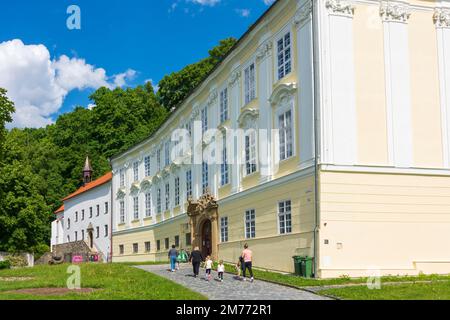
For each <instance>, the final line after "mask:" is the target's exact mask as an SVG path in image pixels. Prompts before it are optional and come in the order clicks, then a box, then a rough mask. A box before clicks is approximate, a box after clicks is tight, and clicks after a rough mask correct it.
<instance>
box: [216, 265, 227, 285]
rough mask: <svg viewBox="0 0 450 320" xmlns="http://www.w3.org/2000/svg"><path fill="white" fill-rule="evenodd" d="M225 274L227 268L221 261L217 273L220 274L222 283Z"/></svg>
mask: <svg viewBox="0 0 450 320" xmlns="http://www.w3.org/2000/svg"><path fill="white" fill-rule="evenodd" d="M224 272H225V266H224V264H223V260H220V261H219V265H218V266H217V273H218V274H219V280H220V282H223V273H224Z"/></svg>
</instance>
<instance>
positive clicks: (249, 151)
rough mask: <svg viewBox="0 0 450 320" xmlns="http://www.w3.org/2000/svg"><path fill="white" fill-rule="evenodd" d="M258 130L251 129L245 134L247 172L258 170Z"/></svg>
mask: <svg viewBox="0 0 450 320" xmlns="http://www.w3.org/2000/svg"><path fill="white" fill-rule="evenodd" d="M256 170H257V167H256V131H255V130H253V129H251V130H248V131H247V133H246V134H245V173H246V175H250V174H252V173H254V172H256Z"/></svg>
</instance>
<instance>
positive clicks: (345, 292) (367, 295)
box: [319, 281, 450, 300]
mask: <svg viewBox="0 0 450 320" xmlns="http://www.w3.org/2000/svg"><path fill="white" fill-rule="evenodd" d="M319 294H327V295H331V296H334V297H338V298H341V299H347V300H450V282H449V281H442V282H432V283H411V284H395V285H384V286H383V285H382V286H381V288H380V289H378V290H377V289H372V290H370V289H369V288H367V286H354V287H346V288H336V289H328V290H322V291H319Z"/></svg>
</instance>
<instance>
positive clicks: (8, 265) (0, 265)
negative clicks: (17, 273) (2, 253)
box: [0, 260, 11, 270]
mask: <svg viewBox="0 0 450 320" xmlns="http://www.w3.org/2000/svg"><path fill="white" fill-rule="evenodd" d="M2 269H11V262H10V261H9V260H5V261H0V270H2Z"/></svg>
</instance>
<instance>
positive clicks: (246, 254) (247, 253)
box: [241, 243, 253, 282]
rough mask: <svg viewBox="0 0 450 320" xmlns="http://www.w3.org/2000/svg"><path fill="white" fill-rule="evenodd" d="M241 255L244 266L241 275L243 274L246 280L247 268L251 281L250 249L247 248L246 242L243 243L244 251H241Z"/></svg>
mask: <svg viewBox="0 0 450 320" xmlns="http://www.w3.org/2000/svg"><path fill="white" fill-rule="evenodd" d="M241 257H242V258H243V259H244V268H243V272H244V274H243V276H244V281H247V278H246V277H245V273H246V271H247V269H248V271H249V273H250V281H251V282H253V270H252V259H253V257H252V250H250V249H249V248H248V244H247V243H246V244H245V245H244V251H242V255H241Z"/></svg>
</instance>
